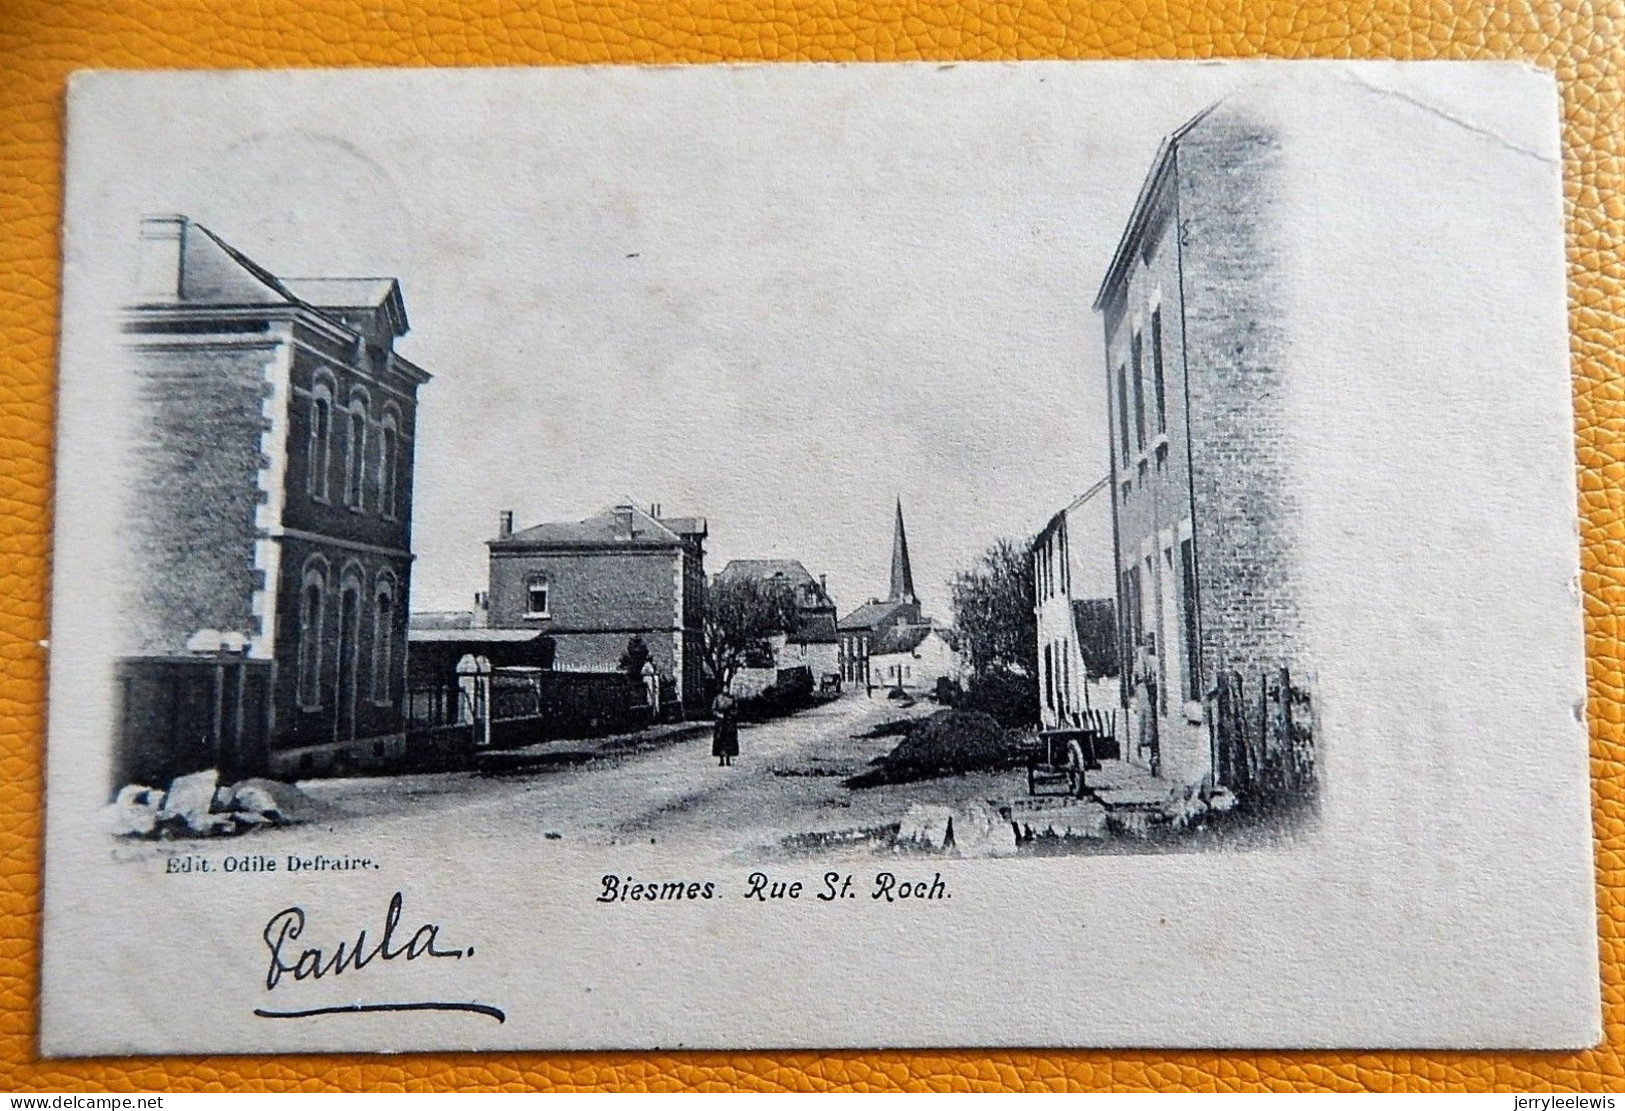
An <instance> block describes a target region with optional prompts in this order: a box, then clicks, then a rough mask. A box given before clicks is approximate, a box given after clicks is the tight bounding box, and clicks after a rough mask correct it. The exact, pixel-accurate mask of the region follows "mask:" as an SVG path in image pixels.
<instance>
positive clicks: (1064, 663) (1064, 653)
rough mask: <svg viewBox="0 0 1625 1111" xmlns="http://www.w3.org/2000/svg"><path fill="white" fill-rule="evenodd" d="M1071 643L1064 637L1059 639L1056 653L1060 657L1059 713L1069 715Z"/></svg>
mask: <svg viewBox="0 0 1625 1111" xmlns="http://www.w3.org/2000/svg"><path fill="white" fill-rule="evenodd" d="M1071 647H1072V645H1071V642H1069V641H1068V640H1067V639H1066V638H1065V637H1062V638H1061V641H1060V644H1059V645H1058V646H1057V648H1056V651H1057V652H1058V653H1059V654H1060V656H1061V712H1062V713H1070V712H1071V710H1072V652H1071Z"/></svg>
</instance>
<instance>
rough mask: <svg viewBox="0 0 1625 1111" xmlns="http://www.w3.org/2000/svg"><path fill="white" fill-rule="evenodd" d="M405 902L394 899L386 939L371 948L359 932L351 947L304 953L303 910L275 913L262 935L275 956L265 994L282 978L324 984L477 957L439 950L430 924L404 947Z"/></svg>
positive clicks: (386, 921) (466, 952) (469, 950)
mask: <svg viewBox="0 0 1625 1111" xmlns="http://www.w3.org/2000/svg"><path fill="white" fill-rule="evenodd" d="M403 901H404V899H403V896H402V895H401V893H400V892H399V891H397V892H395V894H394V895H393V896H392V897H391V898H390V900H389V910H388V911H387V912H386V913H385V914H384V931H383V934H382V936H380V937H379V938H378V940H377V942H376V943H375V944H373V945H372V946H371V947H370V948H369V947H368V945H367V931H366V930H364V929H363V930H359V931H357V933H356V937H355V942H354V943H353V944H348V943H346V942H343V941H341V942H339V943H338V944H337V945H335V946H333V948H332V949H331V950H326V949H320V948H316V947H314V946H312V947H310V948H307V949H301V948H300V947H299V940H300V938H301V937H303V936H304V932H305V909H304V908H303V907H288V908H287V909H286V910H279V911H277V912H276V913H275V914H273V915H271V918H270V921H268V922H266V923H265V933H264V935H263V936H264V938H265V945H266V947H267V948H268V949H270V951H271V963H270V966H269V967H268V968H267V969H266V972H265V990H266V991H273V990H275V988H276V986H277V985H278V984H279V983H281V982H282V977H283V976H284V975H291V976H292V977H293V978H294V980H295V981H299V980H320V979H321V978H322V977H324V976H338V975H340V974H342V973H344V972H346V971H350V972H360V971H361V970H362V969H363V968H366V967H367V966H368V965H369V964H371V963H372V962H373V961H375V960H376V961H398V960H404V961H415V960H419V959H421V958H425V957H447V958H450V959H452V960H462V959H463V958H464V957H472V956H473V955H474V949H473V947H472V946H470V947H469V948H467V949H463V948H451V949H444V948H441V946H440V943H439V942H440V927H439V926H438V925H435V924H434V923H432V922H428V923H424V924H423V925H421V926H419V927H418V928H417V929H416V930H414V931H413V932H412V936H411V937H410V938H409V939H407V941H406V942H405V944H401V943H400V942H399V941H398V940H397V938H398V937H399V936H400V934H401V933H402V932H403V931H402V930H401V905H402V902H403ZM295 952H297V956H296V955H295Z"/></svg>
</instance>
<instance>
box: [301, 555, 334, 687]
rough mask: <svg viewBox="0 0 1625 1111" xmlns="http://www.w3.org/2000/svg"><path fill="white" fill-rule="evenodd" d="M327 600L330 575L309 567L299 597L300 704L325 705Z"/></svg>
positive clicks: (316, 564) (322, 570) (318, 566)
mask: <svg viewBox="0 0 1625 1111" xmlns="http://www.w3.org/2000/svg"><path fill="white" fill-rule="evenodd" d="M326 600H327V573H326V569H325V568H324V567H323V566H321V565H320V563H313V564H311V565H308V566H307V567H306V568H305V578H304V583H303V585H302V587H301V589H300V594H299V705H300V706H302V707H303V708H304V709H307V710H319V709H321V706H322V620H323V612H324V606H325V604H326Z"/></svg>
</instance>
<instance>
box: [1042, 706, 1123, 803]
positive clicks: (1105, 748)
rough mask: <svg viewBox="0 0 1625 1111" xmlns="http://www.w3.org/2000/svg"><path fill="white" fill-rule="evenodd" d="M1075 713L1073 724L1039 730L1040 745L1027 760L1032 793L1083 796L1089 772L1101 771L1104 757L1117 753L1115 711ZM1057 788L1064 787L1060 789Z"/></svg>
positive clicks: (1109, 757)
mask: <svg viewBox="0 0 1625 1111" xmlns="http://www.w3.org/2000/svg"><path fill="white" fill-rule="evenodd" d="M1074 716H1075V718H1076V724H1075V725H1073V726H1069V727H1066V728H1059V729H1044V730H1040V731H1039V734H1038V746H1037V747H1036V748H1035V749H1034V751H1033V753H1032V754H1031V756H1029V757H1028V760H1027V793H1028V794H1029V795H1045V794H1066V795H1070V796H1072V797H1073V798H1082V797H1083V795H1084V793H1085V791H1087V789H1088V787H1089V781H1088V776H1089V773H1090V772H1092V771H1098V770H1099V768H1100V761H1101V760H1103V759H1111V758H1113V757H1115V756H1116V755H1117V751H1118V748H1117V732H1116V726H1117V715H1116V714H1114V713H1111V712H1109V711H1106V710H1086V711H1084V712H1083V713H1081V714H1077V715H1074ZM1056 787H1061V788H1063V789H1062V790H1061V791H1057V790H1055V789H1054V788H1056Z"/></svg>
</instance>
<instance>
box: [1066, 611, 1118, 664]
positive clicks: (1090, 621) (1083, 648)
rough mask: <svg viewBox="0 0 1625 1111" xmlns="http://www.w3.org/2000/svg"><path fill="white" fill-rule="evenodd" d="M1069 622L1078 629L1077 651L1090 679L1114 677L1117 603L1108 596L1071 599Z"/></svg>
mask: <svg viewBox="0 0 1625 1111" xmlns="http://www.w3.org/2000/svg"><path fill="white" fill-rule="evenodd" d="M1072 624H1073V625H1074V626H1075V627H1076V628H1077V631H1078V654H1079V655H1080V656H1082V657H1083V667H1084V670H1085V671H1086V672H1087V673H1088V677H1089V678H1091V679H1114V678H1116V677H1117V672H1118V664H1117V603H1116V602H1114V601H1113V600H1112V599H1110V598H1088V599H1085V600H1083V601H1077V602H1073V603H1072Z"/></svg>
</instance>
